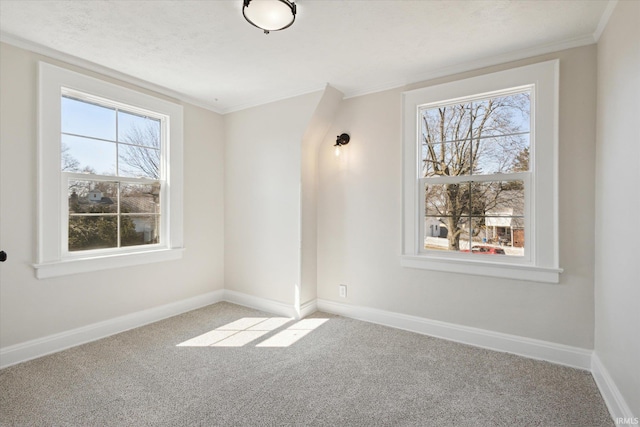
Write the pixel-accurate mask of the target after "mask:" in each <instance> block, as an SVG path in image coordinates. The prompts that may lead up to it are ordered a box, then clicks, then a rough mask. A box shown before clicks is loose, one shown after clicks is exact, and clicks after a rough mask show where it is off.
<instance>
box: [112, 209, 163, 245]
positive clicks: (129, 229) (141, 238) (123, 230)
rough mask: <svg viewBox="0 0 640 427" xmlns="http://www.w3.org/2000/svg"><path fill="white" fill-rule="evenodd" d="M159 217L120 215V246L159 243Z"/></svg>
mask: <svg viewBox="0 0 640 427" xmlns="http://www.w3.org/2000/svg"><path fill="white" fill-rule="evenodd" d="M159 229H160V215H122V216H121V217H120V239H121V246H136V245H149V244H154V243H159V242H160V236H159V233H158V231H159Z"/></svg>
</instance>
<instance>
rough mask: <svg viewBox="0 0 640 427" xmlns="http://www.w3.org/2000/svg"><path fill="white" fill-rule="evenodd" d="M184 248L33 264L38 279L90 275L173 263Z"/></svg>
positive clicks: (180, 256) (179, 256)
mask: <svg viewBox="0 0 640 427" xmlns="http://www.w3.org/2000/svg"><path fill="white" fill-rule="evenodd" d="M183 252H184V248H173V249H158V250H153V251H144V252H134V253H123V254H112V255H103V256H93V257H91V258H76V259H67V260H63V261H56V262H47V263H42V264H33V268H34V269H35V272H36V278H38V279H46V278H49V277H58V276H67V275H70V274H78V273H90V272H94V271H99V270H107V269H111V268H120V267H129V266H134V265H141V264H149V263H154V262H164V261H172V260H176V259H180V258H182V253H183Z"/></svg>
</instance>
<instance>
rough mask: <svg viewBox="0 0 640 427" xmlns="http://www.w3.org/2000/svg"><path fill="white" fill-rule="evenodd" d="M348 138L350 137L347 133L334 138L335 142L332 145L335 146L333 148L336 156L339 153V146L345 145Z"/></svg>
mask: <svg viewBox="0 0 640 427" xmlns="http://www.w3.org/2000/svg"><path fill="white" fill-rule="evenodd" d="M349 140H351V137H350V136H349V134H347V133H343V134H342V135H338V137H337V139H336V144H335V145H334V147H336V150H335V154H336V157H338V156H339V155H340V151H341V150H340V147H342V146H343V145H347V144H348V143H349Z"/></svg>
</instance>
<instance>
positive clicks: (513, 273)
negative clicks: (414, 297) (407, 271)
mask: <svg viewBox="0 0 640 427" xmlns="http://www.w3.org/2000/svg"><path fill="white" fill-rule="evenodd" d="M482 256H490V255H482ZM401 265H402V266H403V267H408V268H421V269H425V270H435V271H446V272H450V273H461V274H471V275H475V276H489V277H499V278H503V279H517V280H528V281H531V282H542V283H559V282H560V273H562V272H563V270H562V269H561V268H548V267H536V266H531V265H522V264H508V263H499V262H486V261H473V260H459V259H443V258H432V257H426V256H418V255H403V256H402V257H401Z"/></svg>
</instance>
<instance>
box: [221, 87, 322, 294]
mask: <svg viewBox="0 0 640 427" xmlns="http://www.w3.org/2000/svg"><path fill="white" fill-rule="evenodd" d="M322 94H323V91H319V92H314V93H311V94H307V95H302V96H298V97H295V98H290V99H286V100H283V101H278V102H274V103H271V104H267V105H262V106H259V107H255V108H249V109H246V110H242V111H238V112H235V113H230V114H227V115H225V117H224V123H225V132H226V136H225V289H228V290H231V291H236V292H241V293H244V294H247V295H251V296H254V297H260V298H266V299H270V300H274V301H277V302H280V303H284V304H288V305H290V306H293V305H294V303H295V295H296V287H299V285H300V274H301V273H300V262H301V261H300V245H301V242H300V238H301V237H300V230H301V167H302V166H301V147H302V140H303V137H304V134H305V132H306V130H307V127H308V126H309V123H310V121H311V118H312V116H313V114H314V111H315V110H316V107H317V106H318V103H319V102H320V99H321V97H322Z"/></svg>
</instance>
